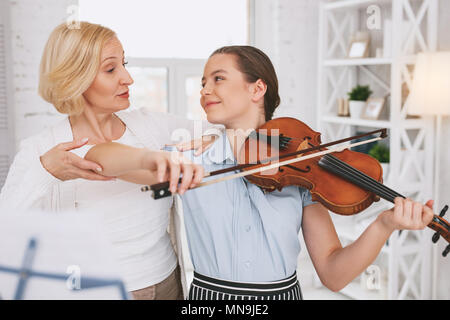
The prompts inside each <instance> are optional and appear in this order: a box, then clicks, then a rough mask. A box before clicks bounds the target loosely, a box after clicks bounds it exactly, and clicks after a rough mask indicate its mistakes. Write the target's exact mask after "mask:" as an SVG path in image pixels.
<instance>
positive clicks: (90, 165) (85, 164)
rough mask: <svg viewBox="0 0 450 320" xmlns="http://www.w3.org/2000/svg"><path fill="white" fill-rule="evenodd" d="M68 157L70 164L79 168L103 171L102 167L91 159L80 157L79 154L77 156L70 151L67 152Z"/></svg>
mask: <svg viewBox="0 0 450 320" xmlns="http://www.w3.org/2000/svg"><path fill="white" fill-rule="evenodd" d="M69 158H70V162H71V164H72V165H74V166H76V167H78V168H80V169H86V170H93V171H97V172H102V171H103V169H102V167H101V166H100V165H99V164H97V163H95V162H93V161H89V160H85V159H83V158H80V157H79V156H77V155H76V154H73V153H71V152H69Z"/></svg>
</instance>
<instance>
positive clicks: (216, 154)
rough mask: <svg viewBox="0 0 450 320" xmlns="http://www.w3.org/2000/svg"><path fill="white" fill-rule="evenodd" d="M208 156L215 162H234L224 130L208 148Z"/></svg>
mask: <svg viewBox="0 0 450 320" xmlns="http://www.w3.org/2000/svg"><path fill="white" fill-rule="evenodd" d="M208 158H209V160H211V161H212V162H213V163H216V164H235V163H236V161H235V158H234V154H233V150H232V149H231V145H230V141H229V140H228V136H227V134H226V132H222V133H221V135H220V136H219V138H217V139H216V141H215V142H214V143H213V145H212V146H211V148H209V150H208Z"/></svg>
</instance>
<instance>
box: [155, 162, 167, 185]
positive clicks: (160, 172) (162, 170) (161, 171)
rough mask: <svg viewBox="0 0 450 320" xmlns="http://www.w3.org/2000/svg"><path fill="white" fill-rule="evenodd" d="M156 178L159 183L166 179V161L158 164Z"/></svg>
mask: <svg viewBox="0 0 450 320" xmlns="http://www.w3.org/2000/svg"><path fill="white" fill-rule="evenodd" d="M156 167H157V168H156V176H157V179H158V181H159V182H163V181H164V177H166V173H167V162H166V161H160V162H158V163H157V164H156Z"/></svg>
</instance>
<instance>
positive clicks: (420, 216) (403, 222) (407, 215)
mask: <svg viewBox="0 0 450 320" xmlns="http://www.w3.org/2000/svg"><path fill="white" fill-rule="evenodd" d="M394 203H395V206H394V207H393V208H392V209H390V210H387V211H383V212H382V213H381V215H380V216H379V218H380V221H381V222H382V223H383V225H384V226H385V227H386V228H387V229H389V230H390V231H394V230H421V229H424V228H425V227H426V226H427V225H428V224H429V223H430V222H431V220H432V219H433V216H434V212H433V209H432V207H433V200H428V201H427V203H426V204H425V205H423V204H421V203H420V202H415V201H413V200H411V199H409V198H406V199H403V198H400V197H397V198H395V200H394Z"/></svg>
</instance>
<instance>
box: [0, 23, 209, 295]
mask: <svg viewBox="0 0 450 320" xmlns="http://www.w3.org/2000/svg"><path fill="white" fill-rule="evenodd" d="M125 65H126V62H125V61H124V50H123V48H122V44H121V43H120V41H119V39H118V38H117V37H116V35H115V33H114V32H113V31H112V30H110V29H108V28H105V27H103V26H100V25H96V24H91V23H88V22H82V23H81V25H80V28H79V29H69V28H68V27H66V25H65V24H61V25H59V26H58V27H57V28H56V29H55V30H54V31H53V32H52V34H51V35H50V37H49V39H48V42H47V44H46V46H45V50H44V53H43V56H42V61H41V68H40V79H39V93H40V95H41V96H42V98H44V99H45V100H46V101H48V102H50V103H51V104H53V106H54V107H55V108H56V110H58V112H60V113H63V114H67V117H65V118H64V119H63V120H62V121H61V122H59V123H57V124H56V125H54V126H52V127H50V128H48V129H46V130H45V131H43V132H41V133H40V134H37V135H36V136H33V137H30V138H28V139H26V140H25V141H23V142H22V144H21V147H20V151H19V152H18V154H17V155H16V157H15V159H14V162H13V164H12V166H11V168H10V171H9V174H8V177H7V180H6V183H5V185H4V187H3V189H2V191H1V194H0V206H3V207H5V206H6V207H8V208H12V209H17V208H18V209H28V208H39V209H43V210H47V211H62V210H66V209H72V210H91V211H92V212H100V213H102V214H103V215H104V223H105V227H106V229H107V230H109V235H110V237H111V242H112V244H113V247H114V249H115V252H116V254H117V258H118V261H120V266H121V267H122V270H123V278H124V280H125V284H126V286H127V288H128V290H129V291H131V292H132V296H133V297H134V298H136V299H180V298H182V293H181V285H180V275H179V268H177V257H176V254H175V252H174V249H173V247H172V243H171V240H170V237H169V234H168V233H167V226H168V211H169V208H170V207H171V205H172V200H171V199H168V200H165V201H154V200H153V199H152V198H151V197H149V196H148V195H147V194H143V193H142V192H140V189H139V185H136V184H133V183H129V182H125V181H122V180H120V179H117V180H116V179H114V178H106V177H104V176H102V175H99V174H98V173H96V172H100V171H101V170H102V168H101V167H100V166H99V165H98V164H96V163H94V162H90V161H87V160H84V159H83V157H84V155H85V154H86V153H87V151H88V150H89V149H90V148H91V147H92V146H93V145H95V144H99V143H104V142H109V141H116V142H120V143H122V144H125V145H129V146H133V147H138V148H144V147H145V148H149V149H152V150H156V151H152V152H150V156H149V157H148V158H147V159H146V160H145V161H146V163H147V165H146V168H150V173H151V174H150V175H148V176H149V177H150V178H149V179H150V180H152V179H153V180H154V181H153V182H156V181H162V180H163V179H168V178H170V179H171V181H172V188H173V190H174V191H175V189H177V181H178V177H179V174H180V172H181V173H183V180H182V183H181V184H180V185H179V187H178V192H183V191H184V190H186V189H187V188H189V187H190V186H192V185H193V184H196V183H197V182H198V181H200V179H201V177H202V174H203V169H202V168H201V167H200V166H198V165H193V164H191V163H190V162H189V161H186V160H185V159H183V158H182V157H181V156H180V157H178V158H177V159H175V158H172V156H171V155H170V157H169V153H166V152H162V151H158V150H161V148H162V147H163V146H164V145H165V144H167V143H170V142H171V140H170V137H171V133H172V132H173V131H174V130H175V129H179V128H185V129H187V130H188V132H190V133H192V132H193V122H192V121H188V120H185V119H182V118H178V117H174V116H171V115H168V114H161V113H152V112H150V111H148V110H146V109H141V110H136V111H132V112H124V111H123V110H125V109H127V108H128V107H129V106H130V102H129V100H128V97H129V94H130V92H129V86H130V85H132V84H133V79H132V78H131V76H130V74H129V73H128V71H127V70H126V68H125ZM147 174H148V172H147ZM79 178H83V179H79ZM151 182H152V181H149V183H151Z"/></svg>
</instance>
